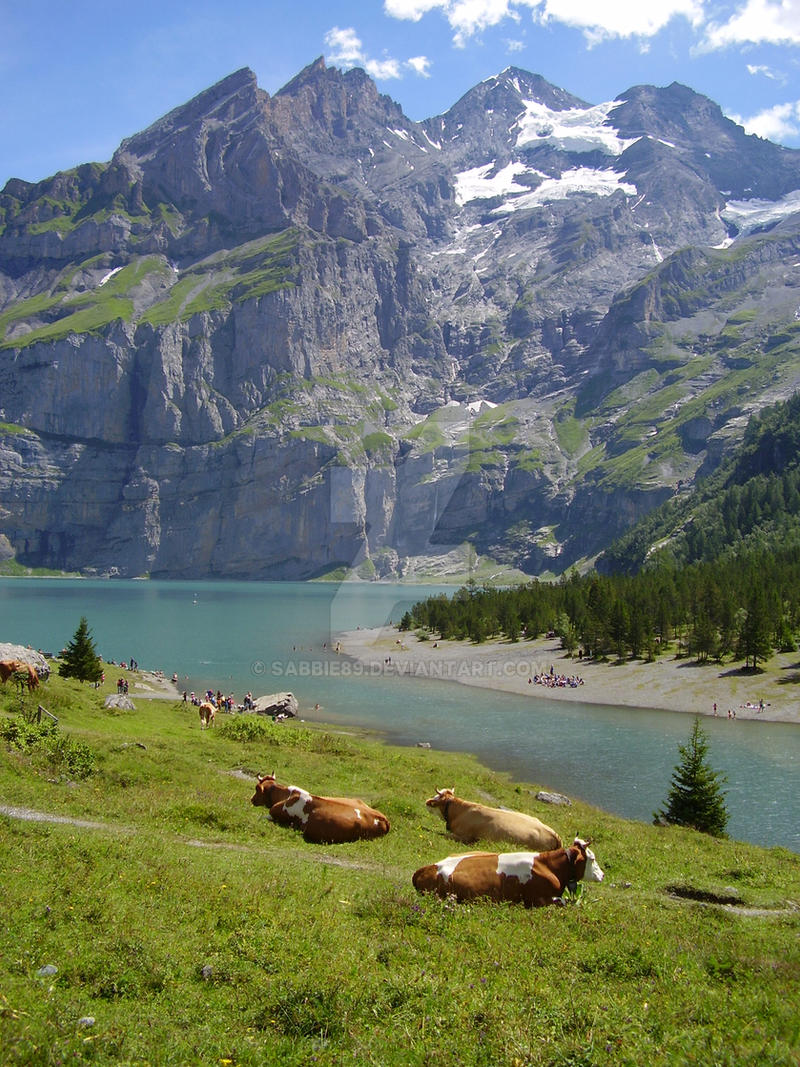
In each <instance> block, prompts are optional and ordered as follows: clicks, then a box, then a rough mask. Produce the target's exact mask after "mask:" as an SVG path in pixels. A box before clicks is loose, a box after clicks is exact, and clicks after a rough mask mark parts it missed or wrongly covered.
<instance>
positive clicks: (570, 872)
mask: <svg viewBox="0 0 800 1067" xmlns="http://www.w3.org/2000/svg"><path fill="white" fill-rule="evenodd" d="M603 877H604V875H603V872H602V870H601V869H600V867H599V866H598V863H597V860H596V859H595V856H594V853H593V852H592V850H591V849H590V848H589V842H588V841H582V840H581V839H580V838H579V837H576V838H575V840H574V842H573V843H572V844H571V845H570V846H569V848H557V849H553V850H551V851H550V852H467V853H465V854H464V855H463V856H448V857H447V858H446V859H443V860H439V862H438V863H431V864H429V865H428V866H427V867H420V868H419V870H417V871H415V872H414V876H413V878H412V882H413V885H414V888H415V889H416V890H417V892H419V893H435V894H436V895H437V896H439V897H442V898H447V897H451V896H453V897H455V898H456V899H457V900H474V899H476V898H477V897H487V898H488V899H490V900H498V901H508V902H509V903H511V904H523V905H524V906H525V907H526V908H542V907H545V906H546V905H548V904H557V903H563V901H562V896H563V893H564V890H565V889H567V888H569V889H570V890H572V892H574V891H575V889H576V887H577V884H578V882H579V881H580V880H581V879H584V880H585V881H587V882H602V880H603Z"/></svg>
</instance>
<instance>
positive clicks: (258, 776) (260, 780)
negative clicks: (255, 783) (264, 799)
mask: <svg viewBox="0 0 800 1067" xmlns="http://www.w3.org/2000/svg"><path fill="white" fill-rule="evenodd" d="M256 778H258V780H259V782H263V781H264V779H263V777H262V776H261V775H260V774H257V775H256Z"/></svg>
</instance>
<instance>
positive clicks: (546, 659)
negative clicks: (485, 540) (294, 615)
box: [338, 626, 800, 723]
mask: <svg viewBox="0 0 800 1067" xmlns="http://www.w3.org/2000/svg"><path fill="white" fill-rule="evenodd" d="M338 648H339V652H340V654H341V655H344V656H346V657H347V658H348V659H350V660H351V661H352V662H353V663H355V664H358V665H359V667H360V669H362V670H364V671H365V672H368V673H369V674H370V675H371V676H373V677H377V676H380V675H381V674H386V675H387V676H388V675H394V676H403V677H409V678H420V679H428V680H430V679H440V680H443V681H452V682H458V683H459V684H461V685H468V686H473V687H475V688H480V689H488V690H493V691H498V692H503V693H512V694H515V695H517V696H526V697H530V698H531V699H532V700H536V699H539V698H544V699H546V700H551V701H565V702H568V703H580V704H602V705H605V706H611V707H628V708H646V709H649V710H657V711H678V712H684V713H689V714H696V715H706V716H713V715H714V714H715V711H714V706H715V705H716V715H717V717H718V718H731V719H732V718H736V719H753V720H762V721H764V722H781V723H800V701H798V699H797V697H798V696H800V689H797V690H795V689H794V686H795V685H800V657H798V654H797V653H796V652H795V653H784V654H778V655H776V656H774V657H773V658H772V659H771V660H770V661H769V662H768V663H767V665H766V667H765V669H763V670H761V669H759V670H758V671H757V672H755V673H753V672H752V671H745V670H743V669H742V668H741V667H740V666H738V665H737V664H722V665H720V664H717V663H704V664H698V663H697V662H696V661H694V660H692V659H688V658H685V657H684V658H680V659H679V658H677V657H676V656H675V655H674V654H673V653H667V654H665V655H664V656H661V657H659V658H658V659H656V660H655V661H654V662H653V663H645V662H643V661H641V660H636V661H629V662H625V663H616V662H613V661H610V660H606V661H600V660H591V659H585V658H579V657H577V656H573V657H568V656H567V654H566V653H565V652H564V650H563V649H562V648H561V644H560V641H559V639H558V638H539V639H537V640H533V641H519V642H509V641H486V642H482V643H481V644H473V643H472V642H470V641H433V640H428V641H425V640H420V639H419V638H418V637H416V636H415V635H414V634H412V633H409V632H400V631H398V630H397V629H396V628H395V627H393V626H384V627H379V628H375V629H361V628H359V629H356V630H348V631H344V632H342V633H340V634H339V635H338ZM537 678H538V679H539V680H538V681H537ZM559 678H561V679H563V681H562V684H557V685H554V684H551V680H556V679H559ZM570 680H571V681H570ZM795 693H796V694H797V695H795ZM729 712H730V714H729Z"/></svg>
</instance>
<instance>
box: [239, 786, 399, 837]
mask: <svg viewBox="0 0 800 1067" xmlns="http://www.w3.org/2000/svg"><path fill="white" fill-rule="evenodd" d="M251 803H252V804H256V805H260V806H264V807H268V808H269V817H270V818H271V819H272V821H273V822H276V823H278V825H279V826H288V827H290V828H291V829H292V830H301V831H302V833H303V837H304V838H305V839H306V841H310V842H311V843H312V844H317V845H339V844H342V843H343V842H345V841H358V840H359V839H360V838H370V837H382V836H383V835H384V834H388V832H389V820H388V819H387V818H386V816H385V815H384V814H383V813H382V812H380V811H377V810H376V809H375V808H371V807H370V806H369V805H368V804H365V803H364V801H363V800H359V799H358V798H357V797H317V796H313V795H312V794H311V793H308V792H306V790H305V789H301V788H300V787H299V786H296V785H279V784H278V783H277V782H276V781H275V775H274V774H268V775H265V776H264V777H262V776H261V775H259V776H258V782H257V784H256V791H255V793H254V794H253V797H252V799H251Z"/></svg>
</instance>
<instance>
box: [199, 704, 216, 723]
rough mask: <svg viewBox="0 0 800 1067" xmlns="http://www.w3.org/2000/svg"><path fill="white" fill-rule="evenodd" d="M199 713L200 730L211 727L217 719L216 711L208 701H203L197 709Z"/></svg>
mask: <svg viewBox="0 0 800 1067" xmlns="http://www.w3.org/2000/svg"><path fill="white" fill-rule="evenodd" d="M197 710H198V711H199V712H200V729H201V730H204V729H205V728H206V726H213V725H214V721H215V719H216V717H217V709H216V708H215V707H214V705H213V704H212V703H211V701H209V700H204V701H203V703H202V704H201V705H200V707H199V708H198V709H197Z"/></svg>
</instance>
